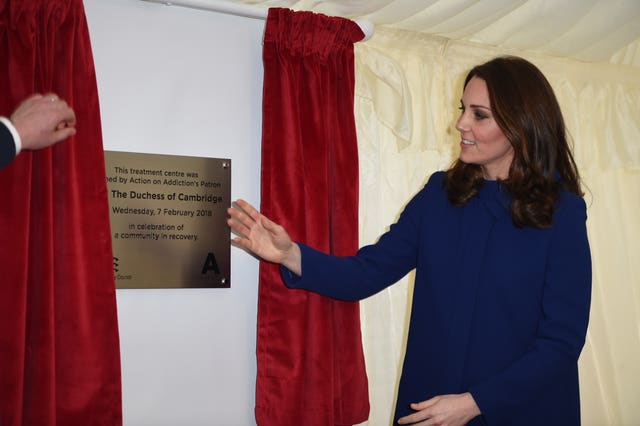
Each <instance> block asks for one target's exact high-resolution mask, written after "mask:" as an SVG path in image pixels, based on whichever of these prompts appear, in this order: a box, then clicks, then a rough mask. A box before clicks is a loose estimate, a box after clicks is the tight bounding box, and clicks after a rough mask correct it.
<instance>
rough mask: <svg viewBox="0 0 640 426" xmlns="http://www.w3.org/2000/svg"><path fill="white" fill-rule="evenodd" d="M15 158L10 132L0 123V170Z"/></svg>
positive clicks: (13, 143)
mask: <svg viewBox="0 0 640 426" xmlns="http://www.w3.org/2000/svg"><path fill="white" fill-rule="evenodd" d="M15 156H16V144H15V142H14V140H13V136H12V135H11V132H10V131H9V129H8V128H7V126H5V125H4V123H2V122H1V121H0V169H3V168H4V167H6V166H7V165H8V164H9V163H10V162H11V160H13V158H14V157H15Z"/></svg>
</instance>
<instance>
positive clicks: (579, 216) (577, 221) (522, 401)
mask: <svg viewBox="0 0 640 426" xmlns="http://www.w3.org/2000/svg"><path fill="white" fill-rule="evenodd" d="M586 217H587V215H586V205H585V202H584V200H583V199H582V198H579V197H577V196H575V195H573V194H567V193H563V194H562V196H561V198H560V201H559V203H558V207H557V210H556V214H555V215H554V224H553V230H552V235H551V240H550V245H549V249H548V252H547V263H546V270H545V282H544V288H543V295H542V306H541V320H540V322H539V326H538V331H537V334H536V338H535V341H534V342H533V344H532V345H531V347H530V349H529V350H528V351H527V352H526V353H525V354H524V355H523V356H522V357H521V358H520V359H518V360H517V361H515V362H514V363H513V364H512V365H511V366H509V367H508V368H507V369H506V370H504V371H502V372H501V373H500V374H498V375H495V376H493V377H491V378H490V379H489V380H487V381H485V382H482V383H479V384H477V385H475V386H472V387H471V389H469V391H470V392H471V394H472V395H473V397H474V399H475V401H476V403H477V404H478V406H479V408H480V410H481V412H482V414H483V416H484V417H485V419H486V420H487V422H488V424H501V423H503V422H504V421H505V419H508V418H509V417H511V416H512V414H513V413H518V412H521V411H522V408H523V407H525V406H527V404H529V403H531V402H532V401H534V400H535V398H536V397H537V396H538V395H541V393H542V392H544V390H545V389H551V388H550V386H553V384H554V380H555V379H556V378H557V377H558V376H559V375H560V374H562V373H566V371H567V370H572V369H576V368H577V367H576V365H577V361H578V357H579V356H580V352H581V350H582V347H583V346H584V342H585V336H586V331H587V325H588V321H589V309H590V303H591V255H590V249H589V243H588V240H587V231H586Z"/></svg>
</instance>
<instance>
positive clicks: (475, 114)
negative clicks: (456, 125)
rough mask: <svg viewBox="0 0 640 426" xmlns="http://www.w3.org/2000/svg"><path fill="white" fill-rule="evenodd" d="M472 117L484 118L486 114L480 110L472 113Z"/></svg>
mask: <svg viewBox="0 0 640 426" xmlns="http://www.w3.org/2000/svg"><path fill="white" fill-rule="evenodd" d="M474 117H475V118H476V120H484V119H485V118H487V116H486V115H485V114H483V113H481V112H476V113H474Z"/></svg>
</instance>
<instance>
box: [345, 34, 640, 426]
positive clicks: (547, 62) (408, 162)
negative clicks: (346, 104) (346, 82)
mask: <svg viewBox="0 0 640 426" xmlns="http://www.w3.org/2000/svg"><path fill="white" fill-rule="evenodd" d="M502 54H515V55H518V56H522V57H525V58H527V59H529V60H530V61H532V62H533V63H535V64H536V65H537V66H539V67H540V68H541V69H542V71H543V72H544V73H545V75H546V76H547V78H548V79H549V80H550V82H551V84H552V86H553V87H554V90H555V91H556V95H557V96H558V99H559V101H560V104H561V107H562V109H563V112H564V115H565V119H566V122H567V126H568V129H569V132H570V134H571V136H572V139H573V142H574V154H575V157H576V161H577V163H578V167H579V169H580V172H581V174H582V177H583V180H584V184H585V191H586V192H587V194H586V200H587V204H588V206H589V208H588V215H589V219H588V222H587V227H588V232H589V238H590V242H591V248H592V256H593V271H594V276H593V278H594V281H593V301H592V309H591V321H590V327H589V331H588V336H587V343H586V346H585V349H584V351H583V353H582V356H581V359H580V379H581V393H582V407H583V408H582V418H583V424H585V425H587V426H589V425H594V426H595V425H598V426H599V425H637V424H640V404H638V403H637V395H638V393H639V392H640V363H639V362H638V361H639V360H640V278H638V277H639V276H640V258H639V256H638V254H639V253H640V220H639V219H638V217H639V212H640V69H638V68H636V67H632V66H625V65H621V64H617V65H615V64H611V63H597V64H594V63H582V62H578V61H575V60H567V59H561V58H554V57H545V56H540V55H533V54H527V53H526V52H519V51H506V50H497V49H494V48H490V47H486V46H481V45H472V44H468V43H459V42H449V41H447V40H445V39H441V38H435V37H432V36H426V35H423V34H419V33H413V32H403V31H397V30H390V29H384V28H379V29H377V30H376V33H375V35H374V36H373V38H372V39H371V40H369V41H367V42H364V43H358V44H357V46H356V99H355V101H356V123H357V127H358V129H357V130H358V139H359V149H360V153H359V155H360V168H361V170H360V176H361V178H360V179H361V180H360V194H361V195H360V243H361V245H365V244H369V243H371V242H374V241H375V240H376V239H377V237H378V236H379V235H380V234H381V233H382V232H384V231H385V230H386V229H387V228H388V226H389V224H390V223H392V222H393V221H394V220H395V219H396V218H397V216H398V214H399V213H400V211H401V210H402V208H403V207H404V205H405V204H406V202H407V201H408V200H409V199H410V198H411V196H412V195H413V194H415V193H416V192H417V191H418V190H419V189H420V188H421V187H422V186H423V185H424V184H425V183H426V180H427V178H428V177H429V175H430V174H431V173H433V172H434V171H436V170H439V169H444V168H447V167H448V165H449V164H450V163H451V161H452V160H453V159H455V158H456V156H457V146H458V143H459V136H458V133H457V131H456V130H455V128H454V124H455V119H456V118H457V115H458V113H459V111H458V110H457V107H458V106H459V99H460V96H461V93H462V83H463V79H464V76H465V75H466V72H467V71H468V70H469V69H470V68H471V67H472V66H473V65H475V64H478V63H481V62H483V61H485V60H487V59H490V58H492V57H494V56H498V55H502ZM412 279H413V274H409V276H408V277H405V278H404V279H402V280H401V281H400V282H398V283H397V284H396V285H394V286H391V287H390V288H388V289H386V290H384V291H382V292H381V293H379V294H377V295H375V296H373V297H371V298H369V299H367V300H365V301H363V302H362V304H361V314H362V331H363V343H364V348H365V357H366V362H367V372H368V376H369V381H370V397H371V416H370V419H369V421H368V422H366V423H364V424H365V425H371V426H378V425H388V424H390V423H391V421H392V413H393V408H394V402H395V397H396V388H397V384H398V379H399V372H400V369H401V363H402V357H403V353H404V345H405V338H406V331H407V323H408V317H409V310H410V308H411V306H410V305H411V292H412V282H413V281H412ZM417 308H418V309H419V307H417ZM434 344H437V342H434Z"/></svg>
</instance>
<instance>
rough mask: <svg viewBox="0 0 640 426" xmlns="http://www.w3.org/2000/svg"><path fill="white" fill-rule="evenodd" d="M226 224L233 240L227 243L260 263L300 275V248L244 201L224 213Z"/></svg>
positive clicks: (279, 227)
mask: <svg viewBox="0 0 640 426" xmlns="http://www.w3.org/2000/svg"><path fill="white" fill-rule="evenodd" d="M227 213H228V214H229V219H227V224H229V227H230V228H231V231H233V233H234V234H236V237H234V238H232V240H231V241H233V243H234V244H235V245H237V246H239V247H242V248H243V249H245V250H248V251H250V252H251V253H253V254H255V255H256V256H258V257H260V258H261V259H264V260H267V261H269V262H274V263H279V264H282V265H284V266H286V267H287V268H288V269H289V270H290V271H291V272H293V273H294V274H296V275H302V261H301V256H300V247H298V245H297V244H296V243H294V242H293V241H292V240H291V238H290V237H289V234H287V231H286V230H285V229H284V228H283V227H282V226H280V225H278V224H277V223H275V222H272V221H271V220H269V219H268V218H267V217H266V216H263V215H262V214H261V213H260V212H259V211H258V210H256V209H255V208H254V207H253V206H252V205H251V204H249V203H247V202H246V201H244V200H237V201H235V202H234V203H233V204H232V205H231V207H230V208H228V209H227Z"/></svg>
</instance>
